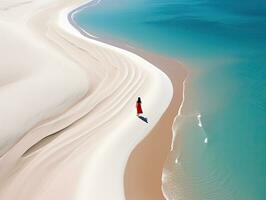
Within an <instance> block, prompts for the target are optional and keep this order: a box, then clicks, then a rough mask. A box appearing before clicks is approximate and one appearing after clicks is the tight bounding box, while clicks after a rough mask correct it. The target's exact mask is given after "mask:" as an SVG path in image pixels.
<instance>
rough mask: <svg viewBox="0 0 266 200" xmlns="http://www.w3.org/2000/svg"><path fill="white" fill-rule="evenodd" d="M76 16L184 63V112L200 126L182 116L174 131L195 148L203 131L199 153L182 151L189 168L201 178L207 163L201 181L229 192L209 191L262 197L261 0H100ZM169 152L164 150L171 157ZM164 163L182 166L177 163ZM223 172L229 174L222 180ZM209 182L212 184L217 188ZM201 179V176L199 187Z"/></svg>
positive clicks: (247, 199)
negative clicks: (204, 142) (203, 143)
mask: <svg viewBox="0 0 266 200" xmlns="http://www.w3.org/2000/svg"><path fill="white" fill-rule="evenodd" d="M74 19H75V20H76V22H77V23H78V24H79V25H80V26H81V27H82V28H84V29H86V30H88V32H91V33H94V34H96V35H97V36H100V37H109V38H110V37H111V38H114V39H118V40H121V41H124V42H127V43H129V44H133V45H135V46H137V47H140V48H144V49H146V50H150V51H153V52H157V53H161V54H163V55H166V56H169V57H172V58H175V59H178V60H181V62H183V63H185V64H186V65H187V66H188V68H189V70H190V71H191V73H190V76H189V78H188V80H187V82H186V99H185V104H184V107H183V109H182V114H183V115H184V116H190V115H192V116H193V115H195V116H197V113H200V114H201V116H202V117H201V121H202V125H203V128H204V131H203V130H202V129H201V130H198V129H197V128H196V127H194V125H195V124H193V125H192V124H191V123H197V120H196V121H195V120H194V119H193V120H192V119H190V118H186V120H187V122H184V123H183V122H182V123H183V124H184V125H183V128H182V130H180V129H179V131H180V132H183V133H182V134H184V135H186V136H184V137H181V136H180V138H183V139H184V140H185V141H184V144H188V145H186V146H185V147H183V150H182V149H180V148H179V151H184V152H189V151H190V150H191V149H192V148H196V147H197V146H198V145H195V146H194V147H193V145H192V141H193V140H195V138H197V137H196V136H195V135H196V134H203V132H204V134H206V136H207V137H208V139H209V140H208V141H209V143H208V144H207V146H206V147H205V148H204V151H203V152H204V153H203V154H202V155H200V156H202V159H195V156H194V157H193V154H191V152H190V153H188V154H187V156H186V158H183V163H184V166H186V167H187V169H186V170H188V173H187V174H194V175H195V177H197V180H198V179H199V180H201V179H202V180H206V174H208V173H207V172H206V169H210V168H211V169H210V171H212V170H213V171H212V176H211V177H212V181H209V182H208V181H206V183H208V184H213V185H215V184H216V185H217V187H225V188H226V189H225V190H222V192H223V193H227V192H228V193H230V195H228V196H224V195H218V194H217V195H215V198H214V199H217V200H220V199H221V200H222V199H236V200H240V199H241V200H263V199H264V198H265V196H266V190H265V188H266V170H265V169H266V81H265V78H266V1H264V0H253V1H236V0H231V1H229V0H223V1H222V0H216V1H213V0H212V1H211V0H135V1H125V0H103V1H101V2H100V3H99V4H97V5H95V6H88V7H87V8H85V9H83V10H82V11H80V12H78V13H77V14H76V15H75V17H74ZM193 127H194V128H193ZM204 137H205V136H204ZM183 146H184V145H183ZM194 151H195V152H197V150H196V149H194ZM194 151H193V152H194ZM175 153H176V154H178V153H177V152H176V151H174V152H172V154H173V155H171V156H170V157H171V158H173V159H175V156H176V155H175ZM184 154H185V153H184ZM194 155H198V154H196V153H195V154H194ZM193 160H194V161H195V162H193ZM200 162H201V163H200ZM171 163H172V161H171V160H170V161H169V163H168V164H171ZM186 163H190V164H191V163H193V167H192V164H191V165H189V164H186ZM195 166H198V168H197V167H196V168H195ZM168 168H169V169H171V170H172V172H173V174H180V173H179V172H180V171H178V168H174V167H173V166H172V167H169V166H168ZM215 176H217V177H216V178H215ZM207 177H208V175H207ZM221 177H227V178H226V181H225V180H223V181H224V182H223V184H221V181H222V180H221ZM182 180H183V179H182ZM214 180H215V181H214ZM176 181H178V180H176ZM177 185H179V184H177ZM213 185H212V192H214V193H215V192H218V191H217V190H216V189H214V188H213ZM191 187H192V191H193V184H192V185H191ZM197 187H198V186H197ZM204 187H205V185H204V184H201V187H200V189H201V190H202V191H204ZM207 187H208V186H206V188H207ZM206 188H205V189H206ZM173 190H175V189H173ZM176 190H177V192H179V194H180V192H182V191H180V190H178V189H176ZM195 191H197V192H195V196H197V195H198V196H197V197H195V198H194V197H193V195H192V196H189V198H190V199H196V200H200V199H204V200H206V199H213V198H212V197H213V196H211V195H210V194H208V192H200V191H198V190H197V189H195ZM206 191H207V190H206ZM220 192H221V191H220ZM173 193H174V191H173ZM192 193H193V192H192ZM208 195H209V196H208ZM200 196H201V197H200ZM180 199H182V198H180Z"/></svg>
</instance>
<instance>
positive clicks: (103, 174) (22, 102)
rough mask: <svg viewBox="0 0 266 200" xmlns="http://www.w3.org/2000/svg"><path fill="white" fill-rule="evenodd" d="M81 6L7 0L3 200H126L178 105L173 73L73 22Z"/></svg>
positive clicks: (0, 101) (1, 4) (0, 13)
mask: <svg viewBox="0 0 266 200" xmlns="http://www.w3.org/2000/svg"><path fill="white" fill-rule="evenodd" d="M81 3H84V2H82V1H63V0H57V1H56V0H49V1H39V0H33V1H19V0H13V1H0V17H1V19H0V29H1V31H0V36H1V41H2V42H1V47H0V51H1V55H2V59H1V61H0V71H1V73H0V80H1V81H0V86H1V87H0V110H1V113H0V122H1V123H0V130H1V133H0V134H1V135H0V139H1V142H0V145H1V146H0V153H1V158H0V199H5V200H13V199H18V198H19V199H20V200H31V199H34V200H36V199H38V200H39V199H43V200H47V199H66V200H67V199H71V200H72V199H124V190H123V174H124V168H125V165H126V162H127V159H128V156H129V154H130V152H131V151H132V149H133V148H134V147H135V146H136V145H137V143H139V142H140V141H141V140H142V138H143V137H145V135H147V134H148V133H149V131H150V130H151V129H152V128H153V126H154V125H155V124H156V123H157V121H158V120H159V119H160V117H161V115H162V114H163V112H164V111H165V109H166V108H167V106H168V104H169V103H170V100H171V97H172V86H171V82H170V80H169V79H168V78H167V76H166V75H165V74H163V73H162V72H161V71H159V70H158V69H157V68H155V67H154V66H153V65H151V64H150V63H148V62H147V61H145V60H144V59H142V58H140V57H138V56H136V55H134V54H132V53H129V52H127V51H124V50H121V49H118V48H115V47H112V46H109V45H106V44H103V43H100V42H96V41H93V40H91V39H88V38H85V37H84V36H82V35H81V34H80V33H79V32H78V31H77V30H76V29H74V28H73V27H72V26H71V25H70V24H69V22H68V20H67V13H69V12H70V11H71V10H73V9H74V8H76V7H78V6H80V5H79V4H81ZM63 9H64V10H63ZM138 96H141V97H142V98H143V100H145V113H146V115H147V116H149V121H150V123H149V124H148V125H147V124H144V123H142V121H140V120H139V119H138V118H137V117H136V116H135V110H134V109H135V101H136V98H137V97H138Z"/></svg>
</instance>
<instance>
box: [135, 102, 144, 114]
mask: <svg viewBox="0 0 266 200" xmlns="http://www.w3.org/2000/svg"><path fill="white" fill-rule="evenodd" d="M136 107H137V114H138V115H139V114H141V113H143V111H142V108H141V103H137V105H136Z"/></svg>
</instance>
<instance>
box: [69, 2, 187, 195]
mask: <svg viewBox="0 0 266 200" xmlns="http://www.w3.org/2000/svg"><path fill="white" fill-rule="evenodd" d="M91 3H93V2H89V3H87V4H85V5H83V6H81V7H80V8H76V9H75V10H73V11H71V12H70V13H69V15H68V19H69V22H70V23H71V25H72V26H74V27H75V28H76V29H77V30H78V31H79V32H80V33H81V34H82V35H84V36H85V37H89V38H91V39H93V40H97V41H100V42H103V43H107V44H110V45H112V46H116V47H119V48H122V49H125V50H127V51H130V52H132V53H134V54H137V55H138V56H141V57H142V58H144V59H145V60H147V61H149V62H150V63H152V64H153V65H154V66H156V67H157V68H158V69H160V70H161V71H163V72H164V73H165V74H166V75H167V76H168V77H169V78H170V80H171V82H172V85H173V91H174V92H173V97H172V100H171V103H170V104H169V106H168V108H167V110H166V111H165V112H164V114H163V116H162V117H161V118H160V120H159V122H158V123H157V124H156V125H155V127H154V128H153V129H152V131H151V132H150V133H149V134H148V135H147V136H146V137H145V138H143V140H142V141H141V142H140V143H139V144H138V145H137V146H136V147H135V148H134V150H133V151H132V152H131V154H130V157H129V159H128V161H127V167H126V170H125V177H124V186H125V195H126V199H127V200H136V199H138V200H147V199H153V200H161V199H164V196H163V191H162V182H161V180H162V171H163V167H164V163H165V161H166V159H167V155H168V153H169V152H170V150H171V144H172V140H173V138H172V137H173V135H172V134H173V133H172V123H173V121H174V119H175V117H176V116H177V115H179V114H180V109H181V106H182V102H183V98H184V97H183V87H184V81H185V79H186V77H187V75H188V70H187V68H186V67H185V66H184V65H183V64H181V63H179V62H178V61H176V60H174V59H171V58H168V57H166V56H161V55H159V54H155V53H151V52H148V51H146V50H143V49H140V48H135V47H133V46H131V45H127V44H126V43H123V42H119V41H117V40H114V39H111V37H110V38H108V39H106V38H99V37H97V36H95V35H96V34H91V33H89V32H87V31H85V30H83V29H82V28H81V27H80V26H79V25H78V24H77V22H76V21H75V20H74V19H73V17H72V15H73V14H74V13H76V12H80V10H82V9H84V8H85V7H88V6H89V4H91ZM97 3H98V2H97ZM92 9H93V8H92ZM158 147H159V148H158ZM147 160H149V161H150V163H149V162H147Z"/></svg>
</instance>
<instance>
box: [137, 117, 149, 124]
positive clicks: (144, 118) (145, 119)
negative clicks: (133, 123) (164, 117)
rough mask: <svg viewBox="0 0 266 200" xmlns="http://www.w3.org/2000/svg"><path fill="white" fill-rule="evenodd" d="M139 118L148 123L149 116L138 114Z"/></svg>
mask: <svg viewBox="0 0 266 200" xmlns="http://www.w3.org/2000/svg"><path fill="white" fill-rule="evenodd" d="M138 118H140V119H141V120H142V121H144V122H146V123H148V118H146V117H143V116H138Z"/></svg>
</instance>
